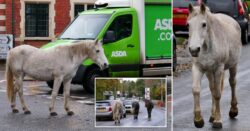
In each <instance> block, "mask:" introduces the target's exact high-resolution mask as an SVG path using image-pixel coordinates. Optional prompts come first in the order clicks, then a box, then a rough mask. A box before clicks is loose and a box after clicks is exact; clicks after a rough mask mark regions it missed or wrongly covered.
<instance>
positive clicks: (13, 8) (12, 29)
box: [11, 0, 16, 47]
mask: <svg viewBox="0 0 250 131" xmlns="http://www.w3.org/2000/svg"><path fill="white" fill-rule="evenodd" d="M11 14H12V18H11V19H12V23H11V24H12V25H11V32H12V35H13V47H15V45H16V44H15V0H12V13H11Z"/></svg>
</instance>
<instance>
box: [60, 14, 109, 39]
mask: <svg viewBox="0 0 250 131" xmlns="http://www.w3.org/2000/svg"><path fill="white" fill-rule="evenodd" d="M110 16H111V15H110V14H88V15H79V16H78V17H77V18H76V19H75V20H74V21H73V22H72V23H71V24H70V26H68V28H67V29H66V30H65V31H64V32H63V33H62V35H61V36H60V39H73V40H84V39H96V37H97V35H98V34H99V32H100V31H101V29H102V28H103V26H104V25H105V24H106V22H107V21H108V19H109V18H110Z"/></svg>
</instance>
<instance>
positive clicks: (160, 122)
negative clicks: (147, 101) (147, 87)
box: [96, 102, 167, 127]
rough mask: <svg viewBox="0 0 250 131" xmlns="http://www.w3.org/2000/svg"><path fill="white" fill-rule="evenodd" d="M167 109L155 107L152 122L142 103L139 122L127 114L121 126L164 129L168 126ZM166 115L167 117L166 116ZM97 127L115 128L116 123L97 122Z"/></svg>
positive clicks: (107, 121)
mask: <svg viewBox="0 0 250 131" xmlns="http://www.w3.org/2000/svg"><path fill="white" fill-rule="evenodd" d="M165 112H166V109H165V108H160V107H156V106H155V107H154V108H153V110H152V114H151V115H152V118H151V119H152V120H151V121H148V113H147V109H146V108H145V105H144V102H140V112H139V115H138V120H134V116H133V115H132V114H131V113H127V117H126V118H122V119H121V123H120V125H117V126H122V127H150V126H156V127H163V126H166V117H167V116H166V113H165ZM164 114H165V115H164ZM96 126H97V127H101V126H115V125H114V121H111V120H100V121H97V122H96Z"/></svg>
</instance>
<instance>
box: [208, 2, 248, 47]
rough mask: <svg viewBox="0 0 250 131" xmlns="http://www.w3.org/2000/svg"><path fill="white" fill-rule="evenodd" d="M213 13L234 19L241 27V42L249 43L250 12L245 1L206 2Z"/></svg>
mask: <svg viewBox="0 0 250 131" xmlns="http://www.w3.org/2000/svg"><path fill="white" fill-rule="evenodd" d="M204 3H205V4H206V5H207V6H208V7H209V8H210V10H211V12H213V13H223V14H227V15H229V16H231V17H233V18H234V19H235V20H236V21H237V22H238V23H239V25H240V27H241V40H242V43H243V44H247V43H248V36H249V24H250V21H249V15H248V14H249V11H248V7H247V3H246V2H245V0H204Z"/></svg>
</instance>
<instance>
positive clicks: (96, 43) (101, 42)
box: [95, 39, 103, 45]
mask: <svg viewBox="0 0 250 131" xmlns="http://www.w3.org/2000/svg"><path fill="white" fill-rule="evenodd" d="M102 44H103V40H102V39H101V40H97V39H96V40H95V45H102Z"/></svg>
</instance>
